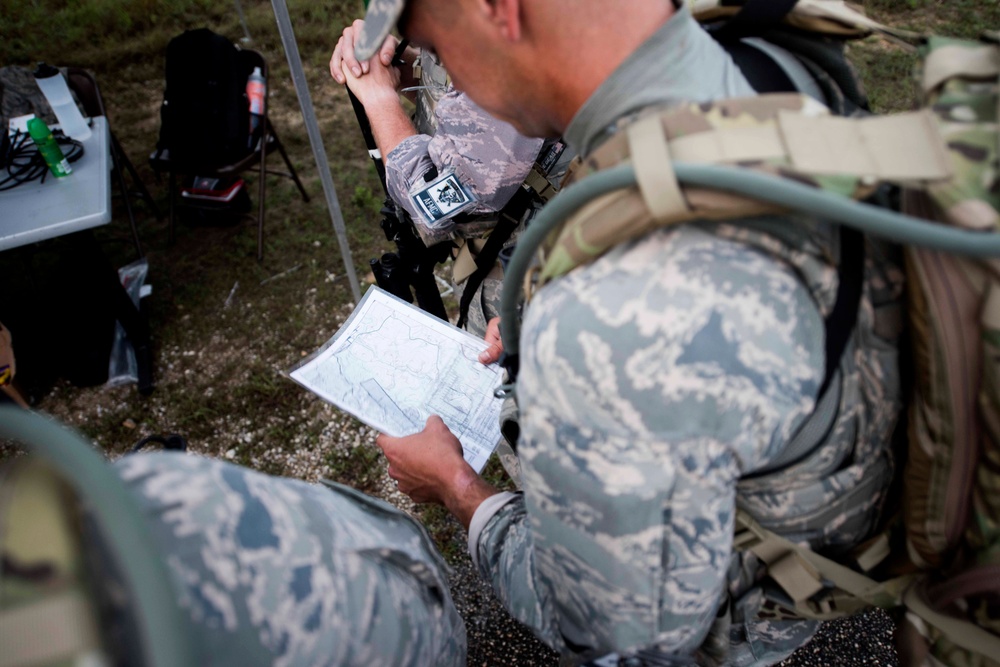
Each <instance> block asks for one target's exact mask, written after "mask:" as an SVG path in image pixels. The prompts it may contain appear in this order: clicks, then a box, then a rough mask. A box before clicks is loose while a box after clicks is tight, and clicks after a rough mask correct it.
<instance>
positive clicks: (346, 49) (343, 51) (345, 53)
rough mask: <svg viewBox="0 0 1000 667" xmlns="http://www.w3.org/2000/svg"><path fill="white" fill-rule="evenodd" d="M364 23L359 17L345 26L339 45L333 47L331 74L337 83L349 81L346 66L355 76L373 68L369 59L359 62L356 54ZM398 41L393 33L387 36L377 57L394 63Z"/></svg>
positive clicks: (383, 61) (385, 62)
mask: <svg viewBox="0 0 1000 667" xmlns="http://www.w3.org/2000/svg"><path fill="white" fill-rule="evenodd" d="M364 25H365V22H364V21H362V20H361V19H357V20H356V21H355V22H354V23H352V24H351V25H349V26H347V27H346V28H344V32H343V34H341V36H340V39H339V40H338V41H337V46H336V47H334V49H333V55H332V56H331V57H330V76H332V77H333V79H334V81H336V82H337V83H347V77H346V76H344V69H345V68H346V69H347V70H348V71H350V72H351V73H352V74H353V75H354V76H355V77H361V76H363V75H365V74H367V73H368V72H369V71H370V70H371V63H370V62H369V61H360V62H359V61H358V59H357V57H356V56H355V55H354V42H355V40H356V38H357V35H358V33H360V31H361V29H362V28H363V27H364ZM398 43H399V42H398V40H397V39H396V38H395V37H393V36H392V35H389V36H388V37H386V38H385V41H384V42H382V48H381V49H379V52H378V54H377V57H378V59H379V60H380V61H381V62H382V64H383V65H384V66H386V67H388V66H389V65H390V64H392V55H393V53H395V51H396V45H397V44H398Z"/></svg>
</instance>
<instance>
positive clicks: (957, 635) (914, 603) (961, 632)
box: [903, 586, 1000, 659]
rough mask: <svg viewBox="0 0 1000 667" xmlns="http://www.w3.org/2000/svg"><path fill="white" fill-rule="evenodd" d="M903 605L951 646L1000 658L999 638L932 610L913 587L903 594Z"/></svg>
mask: <svg viewBox="0 0 1000 667" xmlns="http://www.w3.org/2000/svg"><path fill="white" fill-rule="evenodd" d="M903 604H905V605H906V608H907V609H909V610H910V611H911V612H912V613H914V614H916V615H917V616H918V617H919V618H921V619H922V620H923V621H924V622H926V623H929V624H930V625H932V626H934V627H935V628H937V629H938V630H940V631H941V632H942V633H943V634H944V636H945V637H947V638H948V640H949V641H951V642H952V643H953V644H956V645H957V646H959V647H961V648H964V649H965V650H967V651H972V652H973V653H979V654H980V655H983V656H986V657H989V658H991V659H992V658H995V657H996V656H1000V637H997V636H996V635H994V634H993V633H991V632H989V631H987V630H984V629H983V628H981V627H979V626H978V625H976V624H974V623H970V622H969V621H966V620H963V619H960V618H955V617H954V616H948V615H947V614H942V613H941V612H939V611H937V610H936V609H933V608H932V607H931V606H930V605H929V604H927V603H926V602H925V601H924V599H923V597H921V595H920V593H919V591H918V590H917V588H916V587H915V586H911V587H910V588H909V589H908V590H907V591H906V592H905V593H904V594H903Z"/></svg>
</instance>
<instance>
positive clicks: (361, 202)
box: [351, 184, 383, 215]
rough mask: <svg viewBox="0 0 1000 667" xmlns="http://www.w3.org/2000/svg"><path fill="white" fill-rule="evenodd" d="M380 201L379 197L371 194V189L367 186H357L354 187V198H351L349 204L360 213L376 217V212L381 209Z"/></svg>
mask: <svg viewBox="0 0 1000 667" xmlns="http://www.w3.org/2000/svg"><path fill="white" fill-rule="evenodd" d="M382 199H383V198H382V197H381V196H380V195H377V194H375V193H374V192H372V189H371V188H370V187H368V186H367V185H364V184H358V185H355V186H354V196H353V197H351V203H352V204H354V205H355V206H357V207H358V208H359V209H361V210H362V211H368V212H371V213H373V214H374V215H378V212H379V211H380V210H381V209H382Z"/></svg>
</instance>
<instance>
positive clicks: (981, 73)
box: [921, 45, 1000, 93]
mask: <svg viewBox="0 0 1000 667" xmlns="http://www.w3.org/2000/svg"><path fill="white" fill-rule="evenodd" d="M998 74H1000V49H998V48H997V47H996V46H993V45H987V46H980V47H976V48H968V47H964V46H942V47H939V48H936V49H934V50H933V51H931V52H930V54H928V56H927V59H926V60H925V61H924V71H923V77H922V80H921V85H922V86H923V90H924V92H925V93H929V92H931V91H932V90H934V89H935V88H937V87H938V86H940V85H941V84H942V83H944V82H945V81H947V80H948V79H952V78H955V77H967V78H973V79H985V78H989V77H995V76H997V75H998Z"/></svg>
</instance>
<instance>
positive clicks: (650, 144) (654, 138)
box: [626, 115, 689, 221]
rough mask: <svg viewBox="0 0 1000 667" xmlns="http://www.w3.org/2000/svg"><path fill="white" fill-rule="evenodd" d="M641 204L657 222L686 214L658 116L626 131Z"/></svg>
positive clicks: (644, 119)
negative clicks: (643, 204)
mask: <svg viewBox="0 0 1000 667" xmlns="http://www.w3.org/2000/svg"><path fill="white" fill-rule="evenodd" d="M626 132H627V135H628V147H629V153H630V154H631V155H632V165H633V166H634V167H635V177H636V181H638V183H639V192H640V193H641V194H642V200H643V202H645V204H646V207H647V208H648V209H649V212H650V213H651V214H652V216H653V219H654V220H656V221H662V220H666V219H667V218H670V217H673V216H675V215H677V214H678V213H683V212H686V211H688V210H689V208H688V205H687V201H686V200H685V199H684V195H683V193H681V187H680V185H679V184H678V183H677V177H676V176H675V175H674V168H673V165H672V164H671V161H670V150H669V149H668V148H667V137H666V134H665V133H664V131H663V121H662V120H661V119H660V116H659V115H652V116H647V117H646V118H641V119H640V120H638V121H636V122H635V123H633V124H632V125H630V126H629V127H628V129H627V130H626Z"/></svg>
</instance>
